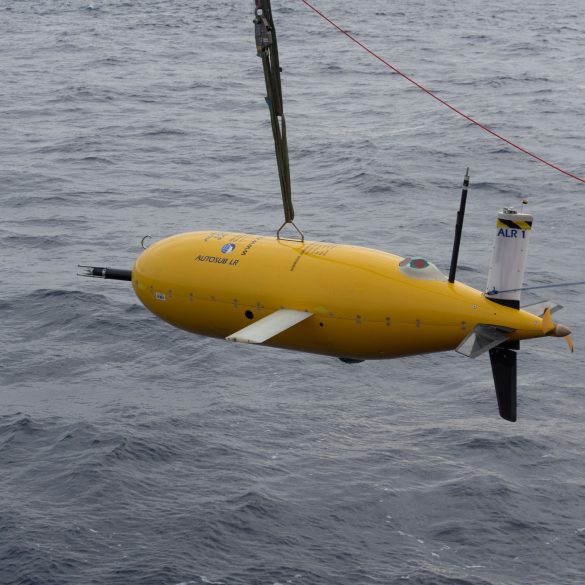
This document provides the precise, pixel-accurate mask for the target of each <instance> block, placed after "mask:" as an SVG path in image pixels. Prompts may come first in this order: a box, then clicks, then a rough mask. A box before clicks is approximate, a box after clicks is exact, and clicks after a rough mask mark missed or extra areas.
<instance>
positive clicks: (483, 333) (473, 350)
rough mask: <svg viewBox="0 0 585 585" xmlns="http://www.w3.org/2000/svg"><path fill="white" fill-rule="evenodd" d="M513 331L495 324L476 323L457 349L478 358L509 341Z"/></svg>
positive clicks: (468, 355) (458, 351) (461, 352)
mask: <svg viewBox="0 0 585 585" xmlns="http://www.w3.org/2000/svg"><path fill="white" fill-rule="evenodd" d="M512 331H513V329H508V328H504V327H496V326H495V325H483V324H480V325H476V326H475V327H474V328H473V331H472V332H471V333H470V334H469V335H468V336H467V337H466V338H465V339H464V340H463V341H462V342H461V343H460V344H459V347H458V348H457V349H456V350H455V351H456V352H457V353H460V354H462V355H465V356H467V357H470V358H476V357H477V356H478V355H481V354H482V353H485V352H486V351H488V350H489V349H492V348H493V347H496V346H497V345H500V343H504V341H507V340H508V334H509V333H510V332H512Z"/></svg>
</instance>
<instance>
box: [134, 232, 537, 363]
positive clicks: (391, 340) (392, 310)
mask: <svg viewBox="0 0 585 585" xmlns="http://www.w3.org/2000/svg"><path fill="white" fill-rule="evenodd" d="M401 260H402V258H401V257H399V256H395V255H392V254H388V253H386V252H381V251H378V250H373V249H368V248H363V247H358V246H347V245H341V244H328V243H320V242H308V241H305V242H298V241H290V240H277V239H276V238H274V237H266V236H254V235H250V234H238V233H226V232H193V233H185V234H180V235H177V236H173V237H170V238H167V239H164V240H161V241H159V242H157V243H155V244H153V245H152V246H150V247H149V248H148V249H147V250H145V251H144V252H143V253H142V254H141V255H140V257H139V258H138V259H137V261H136V264H135V265H134V268H133V270H132V283H133V287H134V290H135V292H136V294H137V296H138V298H139V299H140V300H141V301H142V303H143V304H144V305H145V306H146V307H147V308H148V309H149V310H150V311H152V312H153V313H154V314H155V315H157V316H158V317H160V318H162V319H164V320H165V321H168V322H169V323H171V324H172V325H175V326H176V327H180V328H182V329H185V330H187V331H190V332H192V333H198V334H201V335H207V336H211V337H220V338H225V337H227V336H229V335H231V334H232V333H234V332H236V331H238V330H240V329H242V328H244V327H246V326H247V325H250V324H251V323H253V322H256V321H258V320H259V319H261V318H263V317H266V316H267V315H269V314H271V313H274V312H275V311H277V310H279V309H282V308H285V309H294V310H298V311H307V312H309V313H313V316H312V317H310V318H308V319H306V320H305V321H303V322H302V323H299V324H298V325H295V326H294V327H291V328H290V329H288V330H286V331H284V332H283V333H280V334H278V335H276V336H275V337H273V338H272V339H270V340H268V341H267V342H265V345H271V346H275V347H282V348H287V349H294V350H299V351H306V352H312V353H318V354H324V355H331V356H336V357H345V358H354V359H380V358H395V357H400V356H406V355H412V354H420V353H429V352H437V351H445V350H452V349H455V348H456V347H457V346H458V345H459V344H460V343H461V341H462V340H463V339H464V338H465V337H466V336H467V335H468V334H469V333H470V332H471V331H472V330H473V328H474V327H475V325H477V324H480V323H483V324H490V325H496V326H498V327H507V328H509V329H513V330H515V333H513V334H512V335H511V336H510V339H511V340H519V339H527V338H532V337H541V336H542V335H543V333H542V326H541V323H542V321H541V319H540V318H538V317H535V316H534V315H532V314H530V313H527V312H525V311H521V310H520V311H518V310H515V309H511V308H509V307H505V306H502V305H499V304H497V303H494V302H493V301H490V300H488V299H487V298H486V297H485V296H484V295H483V293H481V292H480V291H478V290H475V289H473V288H471V287H469V286H466V285H464V284H462V283H459V282H456V283H454V284H450V283H448V282H447V281H446V280H419V279H417V278H413V277H412V276H410V275H408V274H405V273H404V271H402V270H401V269H400V266H399V263H400V261H401Z"/></svg>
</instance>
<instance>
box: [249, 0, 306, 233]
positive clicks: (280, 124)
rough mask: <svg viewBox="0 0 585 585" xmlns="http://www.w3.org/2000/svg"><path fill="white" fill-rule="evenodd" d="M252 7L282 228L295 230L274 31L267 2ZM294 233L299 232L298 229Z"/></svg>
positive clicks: (257, 0) (259, 1)
mask: <svg viewBox="0 0 585 585" xmlns="http://www.w3.org/2000/svg"><path fill="white" fill-rule="evenodd" d="M255 6H256V9H255V18H254V24H255V32H256V51H257V53H258V56H259V57H261V58H262V66H263V68H264V79H265V80H266V93H267V96H266V103H267V104H268V108H269V110H270V122H271V123H272V135H273V136H274V147H275V150H276V162H277V165H278V177H279V179H280V190H281V192H282V204H283V206H284V224H283V226H284V225H286V224H287V223H291V224H292V225H293V226H294V227H295V228H296V226H295V225H294V223H293V219H294V217H295V210H294V208H293V204H292V193H291V185H290V170H289V162H288V146H287V142H286V121H285V119H284V111H283V108H282V88H281V85H280V63H279V61H278V44H277V42H276V31H275V30H274V22H273V20H272V10H271V8H270V0H255ZM279 118H280V120H279ZM281 229H282V227H281ZM296 229H297V231H299V232H300V230H298V228H296ZM279 233H280V230H279ZM301 235H302V234H301Z"/></svg>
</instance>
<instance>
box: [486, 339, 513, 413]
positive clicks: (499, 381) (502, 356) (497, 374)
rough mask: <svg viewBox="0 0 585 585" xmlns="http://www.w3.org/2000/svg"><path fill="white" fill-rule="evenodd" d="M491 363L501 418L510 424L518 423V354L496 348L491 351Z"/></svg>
mask: <svg viewBox="0 0 585 585" xmlns="http://www.w3.org/2000/svg"><path fill="white" fill-rule="evenodd" d="M490 361H491V363H492V372H493V374H494V384H495V386H496V398H497V399H498V409H499V411H500V416H501V417H502V418H503V419H505V420H509V421H510V422H516V378H517V373H516V352H515V351H513V350H511V349H504V348H502V347H494V348H493V349H490Z"/></svg>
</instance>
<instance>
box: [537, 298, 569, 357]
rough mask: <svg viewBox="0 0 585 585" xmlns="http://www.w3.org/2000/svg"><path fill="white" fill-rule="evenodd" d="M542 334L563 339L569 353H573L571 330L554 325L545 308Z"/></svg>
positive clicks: (548, 311) (549, 313)
mask: <svg viewBox="0 0 585 585" xmlns="http://www.w3.org/2000/svg"><path fill="white" fill-rule="evenodd" d="M542 332H543V333H544V335H546V336H550V337H564V338H565V341H566V342H567V345H568V346H569V349H570V350H571V353H573V351H574V346H573V340H572V339H571V330H570V329H569V328H568V327H565V325H561V324H559V323H555V322H554V321H553V319H552V315H551V311H550V308H549V307H547V308H546V309H545V310H544V313H543V315H542Z"/></svg>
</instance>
